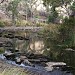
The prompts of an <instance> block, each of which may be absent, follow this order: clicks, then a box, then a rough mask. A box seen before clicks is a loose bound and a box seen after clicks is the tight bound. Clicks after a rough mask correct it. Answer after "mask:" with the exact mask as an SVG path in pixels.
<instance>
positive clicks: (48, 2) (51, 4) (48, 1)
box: [43, 0, 72, 22]
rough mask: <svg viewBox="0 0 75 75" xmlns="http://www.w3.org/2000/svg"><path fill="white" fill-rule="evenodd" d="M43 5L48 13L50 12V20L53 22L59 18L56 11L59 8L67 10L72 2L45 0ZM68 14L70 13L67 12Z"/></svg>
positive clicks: (68, 0) (67, 0)
mask: <svg viewBox="0 0 75 75" xmlns="http://www.w3.org/2000/svg"><path fill="white" fill-rule="evenodd" d="M43 2H44V3H43V4H44V5H45V6H46V8H47V11H48V12H49V14H50V15H49V20H51V22H52V21H53V22H54V20H55V19H56V18H57V17H58V12H57V11H56V8H57V7H62V8H63V6H64V7H65V9H66V8H67V6H68V5H69V4H71V2H72V0H43ZM67 13H68V12H67Z"/></svg>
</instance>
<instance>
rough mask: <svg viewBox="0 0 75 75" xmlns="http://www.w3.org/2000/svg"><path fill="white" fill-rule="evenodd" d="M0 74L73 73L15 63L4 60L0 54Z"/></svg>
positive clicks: (38, 74) (61, 74) (65, 74)
mask: <svg viewBox="0 0 75 75" xmlns="http://www.w3.org/2000/svg"><path fill="white" fill-rule="evenodd" d="M0 75H73V74H72V73H71V72H68V71H61V70H59V69H55V70H53V71H47V70H46V69H45V68H44V67H43V66H40V65H37V64H35V67H32V66H26V65H24V64H20V65H18V64H16V63H15V62H14V61H10V60H6V59H5V58H4V57H3V56H2V55H0Z"/></svg>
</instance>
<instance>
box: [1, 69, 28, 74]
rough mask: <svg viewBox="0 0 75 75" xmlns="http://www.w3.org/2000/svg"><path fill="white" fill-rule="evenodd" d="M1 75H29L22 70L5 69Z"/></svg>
mask: <svg viewBox="0 0 75 75" xmlns="http://www.w3.org/2000/svg"><path fill="white" fill-rule="evenodd" d="M0 75H29V74H28V73H27V72H26V71H25V70H23V69H21V68H10V69H5V70H4V71H3V72H2V73H0Z"/></svg>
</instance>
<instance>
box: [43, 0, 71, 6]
mask: <svg viewBox="0 0 75 75" xmlns="http://www.w3.org/2000/svg"><path fill="white" fill-rule="evenodd" d="M43 1H44V5H47V4H48V5H50V6H55V7H58V6H61V5H63V4H68V3H70V2H71V0H43Z"/></svg>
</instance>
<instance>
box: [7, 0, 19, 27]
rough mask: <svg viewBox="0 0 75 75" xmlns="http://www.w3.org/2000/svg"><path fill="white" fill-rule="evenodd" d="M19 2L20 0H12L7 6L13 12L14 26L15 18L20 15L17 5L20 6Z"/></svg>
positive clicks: (13, 23)
mask: <svg viewBox="0 0 75 75" xmlns="http://www.w3.org/2000/svg"><path fill="white" fill-rule="evenodd" d="M19 2H20V0H12V1H10V3H9V5H8V7H7V11H8V12H11V16H12V25H13V26H15V18H16V17H17V15H18V11H17V7H18V3H19Z"/></svg>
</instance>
